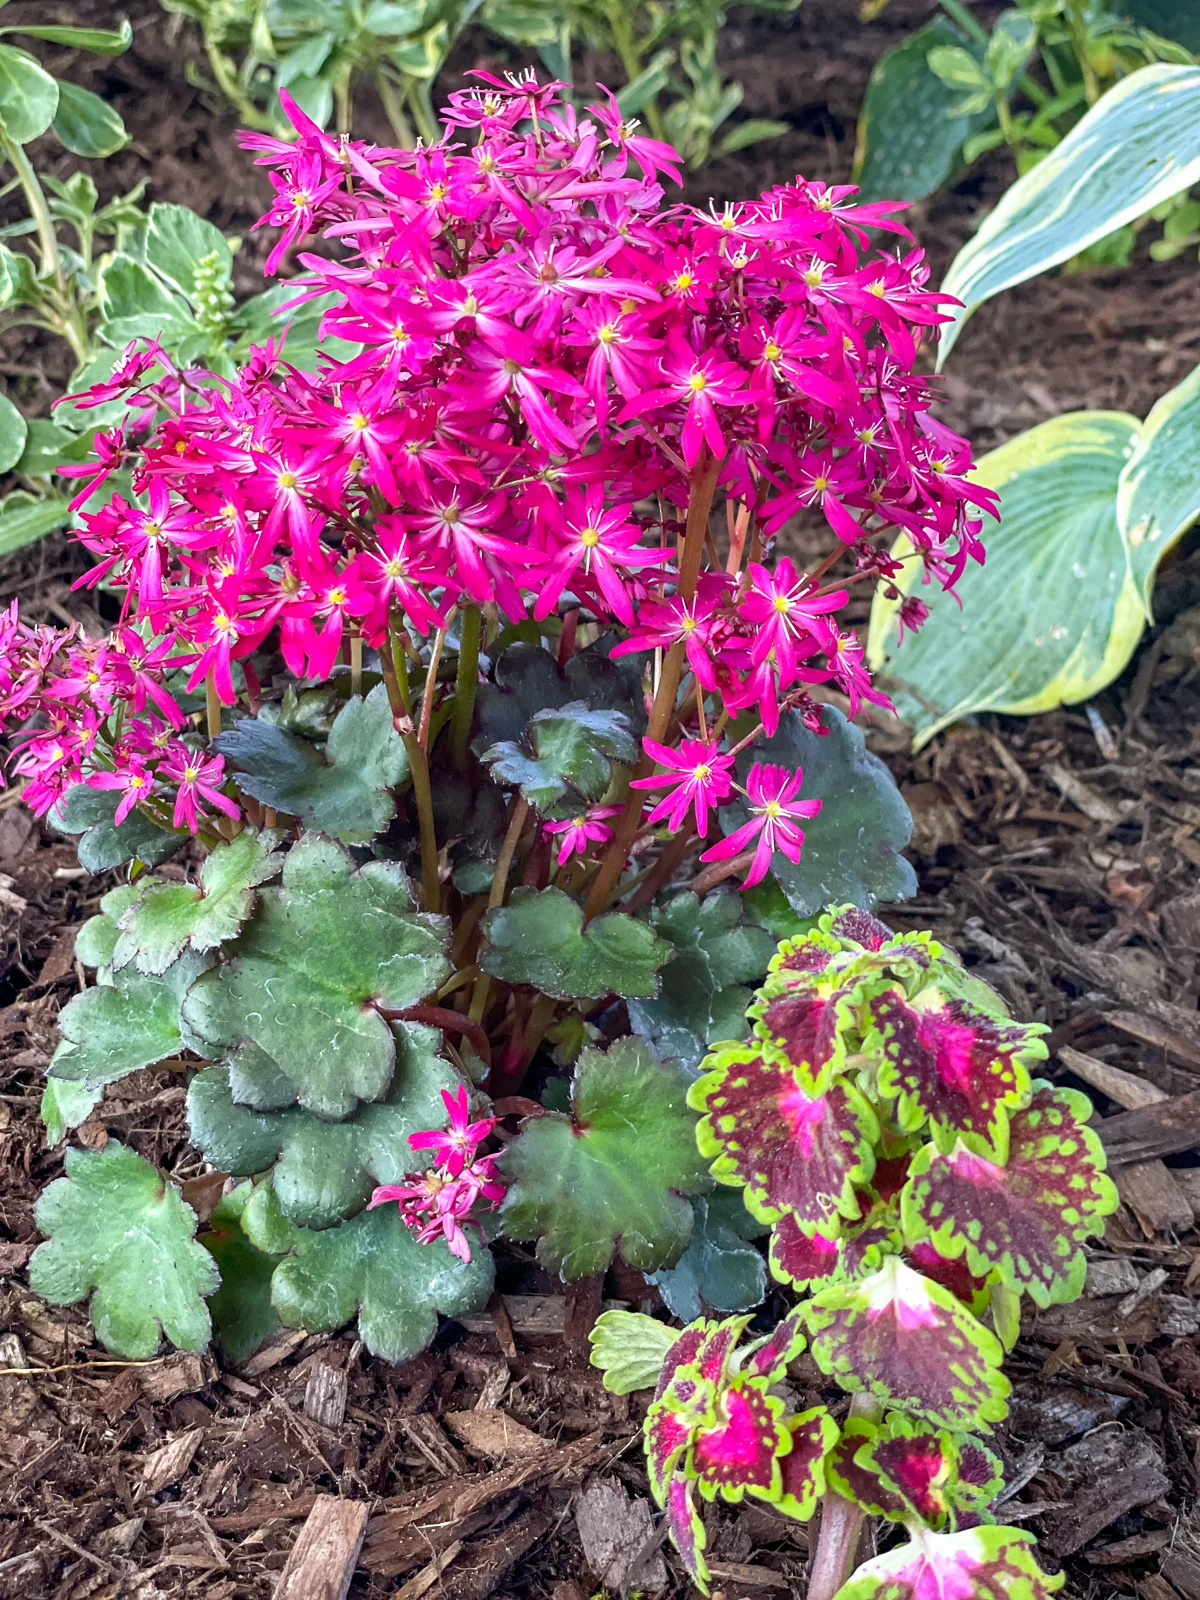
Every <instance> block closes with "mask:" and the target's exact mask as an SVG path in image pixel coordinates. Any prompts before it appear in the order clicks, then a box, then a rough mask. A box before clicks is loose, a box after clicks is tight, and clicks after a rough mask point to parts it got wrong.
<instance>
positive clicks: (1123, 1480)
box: [1043, 1428, 1170, 1556]
mask: <svg viewBox="0 0 1200 1600" xmlns="http://www.w3.org/2000/svg"><path fill="white" fill-rule="evenodd" d="M1053 1473H1054V1477H1055V1478H1056V1479H1058V1480H1060V1481H1061V1482H1063V1483H1064V1484H1065V1486H1066V1488H1067V1489H1068V1491H1069V1495H1068V1497H1067V1498H1068V1504H1067V1505H1066V1507H1065V1508H1064V1509H1063V1510H1062V1511H1056V1512H1051V1513H1049V1514H1047V1515H1046V1517H1045V1518H1044V1519H1043V1527H1044V1529H1045V1541H1046V1544H1047V1546H1048V1547H1049V1549H1050V1550H1051V1551H1052V1552H1053V1553H1054V1554H1055V1555H1057V1556H1070V1555H1074V1554H1075V1553H1076V1552H1077V1551H1079V1550H1083V1549H1084V1548H1085V1547H1086V1546H1087V1545H1089V1544H1091V1542H1092V1540H1093V1539H1094V1538H1095V1537H1096V1535H1097V1534H1099V1533H1103V1531H1104V1529H1105V1528H1107V1527H1110V1526H1111V1525H1112V1523H1114V1522H1115V1521H1116V1520H1117V1518H1118V1517H1121V1516H1124V1514H1125V1513H1126V1512H1127V1511H1132V1510H1134V1508H1135V1507H1137V1506H1144V1505H1148V1504H1149V1503H1150V1501H1151V1500H1157V1499H1158V1498H1159V1497H1160V1496H1161V1495H1164V1494H1166V1493H1167V1491H1168V1490H1169V1488H1170V1480H1169V1479H1168V1478H1167V1476H1166V1473H1165V1472H1164V1471H1163V1459H1162V1456H1161V1455H1160V1453H1159V1451H1158V1448H1157V1447H1156V1445H1155V1444H1154V1442H1153V1441H1152V1440H1151V1438H1150V1436H1149V1435H1148V1434H1147V1433H1145V1432H1143V1431H1142V1430H1141V1429H1140V1428H1130V1429H1128V1430H1125V1429H1120V1428H1101V1429H1099V1430H1097V1431H1096V1432H1095V1433H1089V1434H1087V1435H1086V1436H1085V1437H1084V1438H1082V1439H1079V1440H1077V1441H1076V1442H1075V1443H1074V1444H1069V1445H1068V1446H1067V1447H1066V1449H1065V1450H1063V1451H1061V1452H1060V1453H1059V1454H1058V1455H1057V1456H1055V1458H1054V1463H1053Z"/></svg>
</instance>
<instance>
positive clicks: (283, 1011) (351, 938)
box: [184, 834, 450, 1121]
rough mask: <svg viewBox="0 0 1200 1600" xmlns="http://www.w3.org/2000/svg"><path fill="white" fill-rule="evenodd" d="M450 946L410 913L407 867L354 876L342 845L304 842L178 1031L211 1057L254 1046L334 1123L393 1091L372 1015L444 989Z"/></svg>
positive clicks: (385, 1040)
mask: <svg viewBox="0 0 1200 1600" xmlns="http://www.w3.org/2000/svg"><path fill="white" fill-rule="evenodd" d="M447 943H448V924H447V921H446V919H445V918H444V917H436V916H429V915H427V914H424V913H418V912H416V911H414V909H413V896H412V891H411V889H410V887H409V882H408V878H407V876H406V875H405V873H404V870H403V868H401V867H400V866H399V865H397V864H396V863H395V862H389V861H369V862H368V863H367V864H366V865H365V866H363V867H360V868H358V869H357V870H356V869H355V866H354V862H353V860H352V858H351V856H350V854H349V852H348V851H346V850H344V849H343V848H342V847H341V846H340V845H338V844H335V843H334V842H333V841H332V840H330V839H325V838H322V837H321V836H320V835H318V834H306V835H305V836H304V838H302V839H301V840H300V842H299V843H298V844H296V845H294V846H293V847H292V849H291V850H290V852H289V853H288V856H287V859H286V861H285V862H284V867H283V882H282V884H281V885H280V886H279V887H275V886H272V885H268V886H267V887H266V888H263V889H261V890H259V903H258V910H257V912H256V913H255V915H254V917H253V919H252V920H251V921H250V922H249V923H248V924H247V925H246V927H245V929H244V931H243V932H242V934H241V936H240V938H239V939H238V940H237V941H236V942H235V943H234V944H233V945H231V946H230V947H229V948H228V950H227V951H226V960H225V962H224V964H223V965H222V966H220V967H219V968H217V969H216V970H215V971H213V972H209V973H206V974H205V975H204V977H202V978H201V979H200V980H199V982H198V983H196V984H195V986H194V987H193V989H192V991H191V993H190V994H189V995H188V997H187V1003H186V1005H185V1008H184V1022H185V1024H186V1026H187V1028H188V1030H189V1033H190V1035H191V1036H193V1037H195V1038H196V1039H197V1040H198V1041H201V1042H204V1043H206V1044H207V1046H208V1047H209V1048H208V1053H209V1054H211V1055H217V1054H219V1053H221V1052H226V1053H233V1054H235V1053H236V1052H238V1051H239V1049H243V1050H244V1048H245V1046H246V1045H247V1044H250V1045H253V1046H254V1047H255V1049H256V1051H257V1052H258V1054H257V1055H256V1056H255V1057H254V1059H255V1060H256V1061H257V1062H258V1063H259V1064H260V1066H261V1063H262V1059H263V1058H264V1057H265V1058H266V1060H267V1062H268V1063H270V1062H273V1063H274V1064H275V1066H276V1067H277V1068H278V1074H279V1075H282V1076H286V1077H288V1078H290V1079H291V1081H292V1083H293V1085H294V1086H295V1098H296V1099H297V1100H298V1101H299V1103H300V1104H301V1106H303V1107H304V1108H305V1109H306V1110H308V1111H312V1112H315V1113H316V1114H317V1115H318V1116H321V1117H326V1118H329V1119H331V1120H334V1121H336V1120H339V1119H340V1118H343V1117H346V1116H349V1114H350V1112H351V1111H352V1110H353V1109H354V1107H355V1105H356V1104H357V1102H358V1101H359V1100H378V1099H379V1098H380V1097H381V1096H382V1095H383V1094H384V1092H385V1091H386V1089H387V1086H388V1083H389V1082H390V1081H391V1076H392V1067H393V1064H394V1061H395V1049H396V1047H395V1039H394V1036H393V1034H392V1030H391V1029H390V1028H389V1026H388V1024H387V1022H386V1021H385V1020H384V1019H383V1017H381V1016H380V1015H379V1012H378V1010H376V1009H375V1008H376V1007H377V1006H385V1007H387V1008H389V1009H395V1010H403V1009H404V1008H405V1007H406V1006H410V1005H412V1004H414V1003H415V1002H416V1001H418V1000H420V999H421V998H422V997H423V996H425V995H427V994H429V993H430V992H431V991H432V990H434V989H436V988H437V987H438V985H439V984H441V983H443V982H444V981H445V979H446V978H447V977H448V975H449V972H450V964H449V962H448V961H447V959H446V955H445V950H446V946H447Z"/></svg>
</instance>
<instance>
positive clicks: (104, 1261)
mask: <svg viewBox="0 0 1200 1600" xmlns="http://www.w3.org/2000/svg"><path fill="white" fill-rule="evenodd" d="M66 1173H67V1175H66V1177H65V1178H57V1179H55V1181H54V1182H53V1183H52V1184H51V1185H50V1186H49V1188H48V1189H46V1190H45V1192H44V1193H43V1194H42V1196H41V1199H40V1200H39V1201H38V1203H37V1208H36V1210H35V1212H34V1218H35V1220H36V1222H37V1225H38V1227H39V1228H40V1229H41V1231H42V1232H43V1233H44V1234H46V1235H48V1238H47V1239H46V1241H45V1243H43V1244H40V1245H38V1247H37V1249H36V1250H35V1251H34V1252H33V1257H32V1259H31V1260H30V1263H29V1285H30V1288H31V1289H32V1290H33V1291H34V1293H35V1294H40V1295H41V1296H42V1297H43V1299H45V1300H48V1301H49V1302H50V1304H51V1305H56V1306H65V1305H74V1304H76V1303H77V1302H78V1301H80V1300H84V1299H86V1298H87V1297H88V1295H89V1294H90V1295H91V1308H90V1309H91V1316H92V1325H93V1327H94V1328H95V1330H96V1337H97V1338H98V1339H99V1340H100V1342H101V1343H102V1344H103V1345H104V1346H105V1347H106V1348H107V1349H109V1350H111V1351H112V1352H113V1353H114V1355H118V1356H124V1357H127V1358H129V1359H130V1360H146V1359H148V1358H149V1357H150V1356H153V1355H155V1354H156V1353H157V1350H158V1345H159V1339H160V1337H161V1335H162V1334H164V1333H165V1334H166V1336H167V1338H168V1339H170V1341H171V1343H172V1344H173V1345H175V1346H176V1347H177V1348H178V1349H180V1350H203V1348H204V1346H205V1345H206V1344H207V1343H208V1339H209V1334H210V1331H211V1324H210V1321H209V1315H208V1308H207V1306H206V1305H205V1304H204V1297H205V1296H206V1295H210V1294H212V1293H213V1292H214V1290H215V1289H216V1288H217V1286H218V1284H219V1282H220V1274H219V1273H218V1271H217V1268H216V1265H215V1263H214V1262H213V1259H212V1257H211V1256H210V1255H209V1253H208V1251H207V1250H205V1249H204V1247H203V1246H202V1245H200V1244H197V1243H196V1239H195V1233H196V1214H195V1212H194V1211H193V1210H192V1208H191V1207H190V1206H189V1205H187V1204H185V1202H184V1200H183V1197H182V1196H181V1194H180V1192H179V1190H178V1189H177V1188H176V1187H175V1185H174V1184H173V1183H171V1182H170V1181H168V1180H165V1179H164V1178H163V1177H162V1175H161V1173H160V1172H159V1171H158V1169H157V1168H156V1167H152V1166H151V1165H150V1163H149V1162H148V1161H144V1160H143V1159H142V1157H141V1156H139V1155H137V1154H135V1152H134V1151H132V1150H127V1149H126V1148H125V1147H124V1145H121V1144H118V1143H117V1141H116V1140H115V1139H110V1140H109V1141H108V1143H107V1144H106V1145H105V1146H104V1148H103V1150H68V1151H67V1157H66Z"/></svg>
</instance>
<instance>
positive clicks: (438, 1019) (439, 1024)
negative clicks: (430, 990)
mask: <svg viewBox="0 0 1200 1600" xmlns="http://www.w3.org/2000/svg"><path fill="white" fill-rule="evenodd" d="M375 1009H376V1011H378V1013H379V1015H380V1016H381V1017H383V1018H385V1020H386V1021H388V1022H426V1023H428V1024H429V1026H430V1027H431V1028H440V1029H441V1030H442V1032H443V1033H461V1034H463V1035H465V1037H466V1038H468V1039H470V1041H471V1043H472V1044H473V1045H474V1046H475V1049H476V1050H477V1051H478V1052H479V1056H480V1059H481V1060H482V1061H483V1062H484V1063H485V1064H486V1065H487V1066H489V1067H490V1066H491V1064H492V1042H491V1040H490V1039H489V1038H488V1036H487V1034H486V1033H484V1031H483V1029H482V1028H481V1027H480V1026H479V1024H478V1023H477V1022H472V1021H471V1019H470V1017H464V1016H463V1014H462V1012H461V1011H452V1010H451V1009H450V1007H449V1006H405V1007H404V1009H403V1010H401V1011H393V1010H390V1009H389V1008H388V1007H387V1006H376V1007H375Z"/></svg>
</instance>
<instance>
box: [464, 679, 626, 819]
mask: <svg viewBox="0 0 1200 1600" xmlns="http://www.w3.org/2000/svg"><path fill="white" fill-rule="evenodd" d="M637 758H638V748H637V744H636V743H635V741H634V739H633V736H632V734H631V732H630V727H629V721H628V718H627V717H625V716H624V715H623V714H622V713H621V712H620V711H589V709H588V707H587V705H586V704H585V703H584V702H583V701H582V700H572V701H569V702H568V703H567V704H566V705H564V706H563V707H562V708H561V709H559V710H548V711H538V712H536V713H535V714H534V716H533V717H531V718H530V720H529V722H528V723H527V724H526V727H525V737H524V740H523V742H522V743H521V744H515V743H512V742H511V741H505V742H504V743H501V744H495V745H493V746H492V747H491V749H490V750H486V751H485V752H484V755H483V759H484V761H486V762H487V763H488V764H489V765H490V766H491V768H492V776H493V777H494V778H495V779H496V780H497V781H498V782H500V783H512V784H517V785H518V786H519V787H520V790H521V793H522V795H523V796H524V798H525V799H526V800H527V801H528V802H529V804H530V805H531V806H533V807H534V809H535V810H537V811H541V812H543V813H544V812H546V811H548V810H549V809H550V807H551V806H553V805H554V804H555V802H556V801H559V800H563V799H565V798H566V796H567V795H568V794H569V793H572V792H573V793H574V794H575V795H577V796H578V797H579V798H580V800H581V801H583V802H591V803H594V802H596V801H598V800H600V799H601V798H602V797H603V795H604V794H605V792H606V791H607V789H608V788H609V786H610V784H611V783H612V780H613V770H612V763H613V762H614V761H621V762H624V763H625V764H626V765H629V766H632V765H633V763H634V762H636V760H637Z"/></svg>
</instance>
